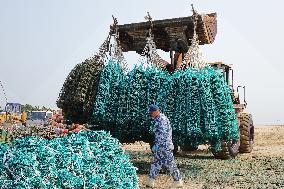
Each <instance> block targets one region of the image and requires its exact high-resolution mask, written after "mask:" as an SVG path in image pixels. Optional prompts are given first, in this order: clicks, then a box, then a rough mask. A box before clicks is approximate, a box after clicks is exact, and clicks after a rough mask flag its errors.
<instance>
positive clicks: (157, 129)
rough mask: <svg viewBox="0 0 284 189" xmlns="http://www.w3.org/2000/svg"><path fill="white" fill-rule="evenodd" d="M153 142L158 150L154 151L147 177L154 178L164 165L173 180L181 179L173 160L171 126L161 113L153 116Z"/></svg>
mask: <svg viewBox="0 0 284 189" xmlns="http://www.w3.org/2000/svg"><path fill="white" fill-rule="evenodd" d="M154 133H155V142H154V145H156V146H157V147H158V150H157V151H156V152H154V162H153V163H152V165H151V170H150V175H149V177H150V178H152V179H155V178H156V177H157V175H158V174H159V171H160V170H161V168H162V166H165V167H166V168H167V169H168V170H169V171H170V173H171V175H172V177H173V179H174V180H175V181H179V180H181V175H180V172H179V170H178V168H177V165H176V163H175V161H174V155H173V149H174V145H173V142H172V127H171V125H170V121H169V119H168V118H167V117H166V116H165V115H164V114H162V113H160V115H158V117H157V118H155V126H154Z"/></svg>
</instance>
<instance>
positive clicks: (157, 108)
mask: <svg viewBox="0 0 284 189" xmlns="http://www.w3.org/2000/svg"><path fill="white" fill-rule="evenodd" d="M159 109H160V108H159V106H157V105H155V104H152V105H150V106H149V109H148V113H151V112H155V111H157V110H159Z"/></svg>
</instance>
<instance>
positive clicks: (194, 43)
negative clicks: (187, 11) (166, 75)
mask: <svg viewBox="0 0 284 189" xmlns="http://www.w3.org/2000/svg"><path fill="white" fill-rule="evenodd" d="M191 6H192V12H193V15H192V19H193V28H194V30H193V38H192V40H191V45H190V47H189V49H188V51H187V53H186V55H185V57H184V62H183V66H184V67H192V68H196V69H200V68H203V67H205V66H206V62H205V60H204V57H203V54H202V52H201V49H200V48H199V40H198V35H197V33H196V28H197V20H198V13H197V12H196V11H195V9H194V7H193V5H191Z"/></svg>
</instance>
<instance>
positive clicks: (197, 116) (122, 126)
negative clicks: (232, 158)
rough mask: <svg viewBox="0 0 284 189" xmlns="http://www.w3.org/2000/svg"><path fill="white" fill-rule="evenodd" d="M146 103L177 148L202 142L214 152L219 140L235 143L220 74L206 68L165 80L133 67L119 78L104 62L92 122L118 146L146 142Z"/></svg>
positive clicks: (160, 74) (159, 71)
mask: <svg viewBox="0 0 284 189" xmlns="http://www.w3.org/2000/svg"><path fill="white" fill-rule="evenodd" d="M152 103H157V104H158V105H159V106H160V108H161V110H162V112H163V113H164V114H165V115H166V116H167V117H168V118H169V119H170V122H171V125H172V128H173V141H174V143H175V144H177V145H181V146H186V145H191V146H196V145H199V144H204V143H206V142H208V143H209V144H211V145H212V147H213V148H215V151H216V150H217V151H218V150H220V145H221V142H222V141H230V140H238V139H239V133H238V124H237V120H236V115H235V112H234V108H233V104H232V99H231V91H230V89H229V87H228V85H227V84H226V82H225V80H224V77H223V75H222V73H220V72H219V71H217V70H215V69H213V68H211V67H210V66H206V67H204V68H202V69H195V68H187V69H185V70H178V71H176V72H175V73H174V74H173V75H170V74H168V73H167V72H165V71H164V70H162V69H159V68H156V67H154V66H147V67H145V66H143V65H137V66H135V67H134V69H132V70H131V71H130V72H128V73H125V72H123V71H122V69H121V67H120V66H119V64H117V63H116V62H114V61H109V63H108V64H107V65H106V66H105V67H104V69H103V70H102V74H101V77H100V83H99V89H98V93H97V98H96V101H95V105H94V115H93V121H94V123H96V124H97V125H98V127H97V129H105V130H108V131H111V133H112V134H113V136H114V137H116V138H118V139H119V140H120V141H121V142H134V141H138V140H143V141H145V142H152V140H153V132H152V126H153V123H152V120H151V119H150V117H149V115H148V114H147V109H148V106H149V105H150V104H152Z"/></svg>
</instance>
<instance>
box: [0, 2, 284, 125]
mask: <svg viewBox="0 0 284 189" xmlns="http://www.w3.org/2000/svg"><path fill="white" fill-rule="evenodd" d="M191 3H194V5H195V8H196V9H197V11H198V12H199V13H211V12H217V14H218V18H217V19H218V33H217V37H216V40H215V42H214V43H213V44H211V45H205V46H203V47H202V50H203V54H204V56H205V58H206V60H208V61H224V62H226V63H228V64H234V70H235V73H234V76H235V84H236V85H245V86H246V88H247V101H248V111H249V112H251V113H252V114H253V116H254V121H255V123H257V124H273V123H277V124H279V123H282V124H283V123H284V110H283V107H284V101H283V98H284V86H283V82H284V74H283V71H284V66H283V53H284V52H283V49H284V48H283V44H284V24H283V22H284V21H283V20H284V13H283V6H284V3H283V2H282V1H280V0H270V1H257V0H250V1H245V0H239V1H228V0H216V1H212V0H210V1H209V0H196V1H188V0H178V1H169V0H143V1H134V0H120V1H115V0H112V1H110V0H104V1H95V0H80V1H78V0H60V1H59V0H46V1H43V0H18V1H15V0H0V80H1V81H2V83H3V84H4V86H5V88H6V93H7V96H8V99H9V101H10V102H20V103H22V104H25V103H29V104H33V105H45V106H48V107H52V108H55V107H56V104H55V102H56V99H57V97H58V94H59V91H60V89H61V87H62V84H63V82H64V80H65V78H66V76H67V75H68V73H69V72H70V70H71V69H72V68H73V67H74V66H75V65H76V64H78V63H80V62H82V61H84V60H85V59H86V58H88V57H90V56H92V55H93V54H94V53H95V52H96V51H97V50H98V47H99V46H100V44H101V43H102V42H103V40H104V39H105V38H106V36H107V34H108V31H109V25H110V24H111V23H112V17H111V15H114V16H116V17H118V21H119V23H120V24H126V23H131V22H141V21H144V16H145V15H146V13H147V11H149V12H150V13H151V16H152V17H153V18H154V19H165V18H174V17H184V16H190V15H191V7H190V4H191ZM163 56H164V57H165V55H164V54H163ZM126 57H127V60H128V63H129V64H130V65H132V64H134V63H136V60H137V59H138V56H137V55H134V53H130V54H129V53H128V54H127V55H126ZM4 101H5V100H4V96H3V94H2V91H0V104H1V105H2V106H3V104H4Z"/></svg>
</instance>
